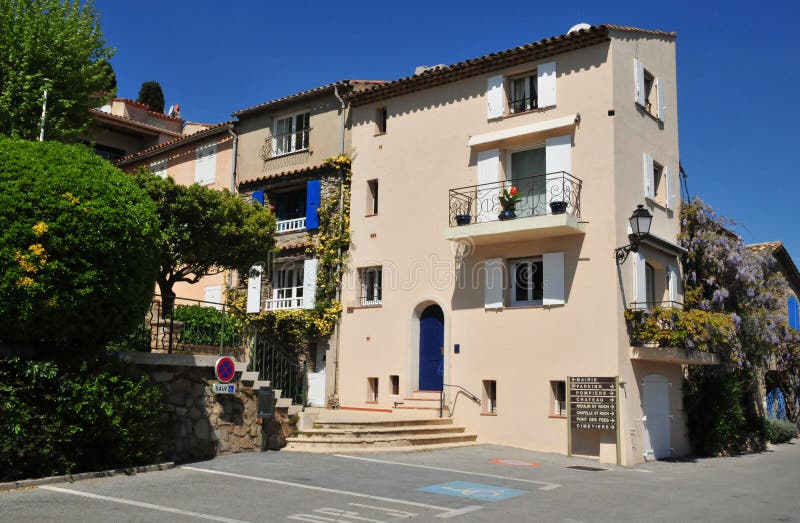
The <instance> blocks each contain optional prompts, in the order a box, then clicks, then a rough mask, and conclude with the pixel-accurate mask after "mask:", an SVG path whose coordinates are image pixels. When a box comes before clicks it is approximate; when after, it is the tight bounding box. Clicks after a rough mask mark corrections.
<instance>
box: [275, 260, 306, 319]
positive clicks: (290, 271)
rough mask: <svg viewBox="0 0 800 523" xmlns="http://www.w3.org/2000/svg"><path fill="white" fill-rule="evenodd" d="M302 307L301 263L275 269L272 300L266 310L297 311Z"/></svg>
mask: <svg viewBox="0 0 800 523" xmlns="http://www.w3.org/2000/svg"><path fill="white" fill-rule="evenodd" d="M302 306H303V263H296V264H294V263H293V264H286V265H282V266H278V267H276V268H275V272H274V274H273V278H272V299H271V300H267V309H271V310H275V309H299V308H301V307H302Z"/></svg>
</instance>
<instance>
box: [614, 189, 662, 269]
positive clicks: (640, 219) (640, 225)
mask: <svg viewBox="0 0 800 523" xmlns="http://www.w3.org/2000/svg"><path fill="white" fill-rule="evenodd" d="M628 221H629V222H630V223H631V234H629V235H628V239H629V240H630V242H631V243H629V244H628V245H625V246H624V247H618V248H616V249H614V257H615V258H616V259H617V265H622V264H623V263H625V260H627V259H628V255H629V254H630V253H632V252H638V251H639V243H641V241H642V240H643V239H644V237H645V236H647V235H648V234H650V224H651V223H653V215H652V214H650V213H649V212H648V211H647V209H645V208H644V205H641V204H639V205H637V206H636V209H634V211H633V214H631V217H630V218H629V219H628Z"/></svg>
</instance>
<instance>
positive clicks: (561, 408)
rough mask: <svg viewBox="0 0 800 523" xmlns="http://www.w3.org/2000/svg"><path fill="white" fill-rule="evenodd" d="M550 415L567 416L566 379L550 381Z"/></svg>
mask: <svg viewBox="0 0 800 523" xmlns="http://www.w3.org/2000/svg"><path fill="white" fill-rule="evenodd" d="M550 415H551V416H566V415H567V382H566V381H551V382H550Z"/></svg>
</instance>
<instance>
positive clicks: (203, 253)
mask: <svg viewBox="0 0 800 523" xmlns="http://www.w3.org/2000/svg"><path fill="white" fill-rule="evenodd" d="M135 180H136V181H137V183H138V184H139V186H140V187H142V188H143V189H144V190H145V191H146V192H147V194H149V195H150V198H152V199H153V201H154V202H155V204H156V212H157V214H158V218H159V221H160V229H161V233H160V239H159V247H160V263H161V269H160V270H159V273H158V278H157V279H156V282H157V283H158V287H159V291H160V293H161V296H162V298H163V300H164V302H165V307H166V308H167V310H170V309H171V303H173V301H174V298H175V292H174V291H173V290H172V287H173V285H175V283H176V282H179V281H182V282H188V283H197V282H198V281H199V280H200V278H202V277H203V276H207V275H210V274H217V273H219V272H222V271H223V270H226V269H232V270H238V271H240V273H245V274H246V271H248V270H249V269H250V267H251V266H252V264H253V263H255V262H257V261H265V260H267V259H268V257H269V256H270V254H271V253H272V250H273V247H274V244H275V240H274V231H275V216H274V215H273V214H272V213H271V212H270V211H269V210H267V209H266V208H264V207H261V206H259V205H255V204H251V203H249V202H245V201H244V200H242V199H241V198H239V196H237V195H235V194H233V193H231V192H230V191H228V190H223V191H216V190H213V189H210V188H208V187H203V186H201V185H198V184H193V185H189V186H185V185H178V184H176V183H175V181H174V180H173V179H172V178H161V177H159V176H156V175H155V174H152V173H150V172H148V171H146V170H144V169H142V170H140V171H139V172H138V173H137V174H136V175H135Z"/></svg>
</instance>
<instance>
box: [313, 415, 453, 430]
mask: <svg viewBox="0 0 800 523" xmlns="http://www.w3.org/2000/svg"><path fill="white" fill-rule="evenodd" d="M452 424H453V420H452V419H450V418H419V419H414V418H399V419H391V418H383V419H376V420H367V419H362V420H353V421H343V420H326V419H324V418H320V419H317V420H316V421H314V428H315V429H326V430H330V429H349V430H353V429H370V428H378V427H413V426H417V427H419V426H441V425H452Z"/></svg>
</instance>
